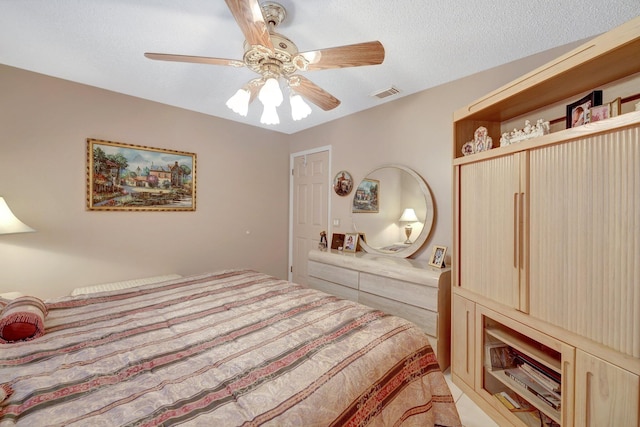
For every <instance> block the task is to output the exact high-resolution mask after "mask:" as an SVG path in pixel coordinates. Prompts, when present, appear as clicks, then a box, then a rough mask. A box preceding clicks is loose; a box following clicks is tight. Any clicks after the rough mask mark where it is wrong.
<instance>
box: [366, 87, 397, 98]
mask: <svg viewBox="0 0 640 427" xmlns="http://www.w3.org/2000/svg"><path fill="white" fill-rule="evenodd" d="M397 93H400V89H398V88H397V87H395V86H391V87H390V88H389V89H385V90H381V91H380V92H376V93H374V94H373V95H371V96H375V97H376V98H380V99H384V98H387V97H389V96H393V95H395V94H397Z"/></svg>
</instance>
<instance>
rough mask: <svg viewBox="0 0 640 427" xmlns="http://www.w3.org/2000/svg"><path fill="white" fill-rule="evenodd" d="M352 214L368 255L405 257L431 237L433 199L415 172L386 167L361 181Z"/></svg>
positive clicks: (355, 195)
mask: <svg viewBox="0 0 640 427" xmlns="http://www.w3.org/2000/svg"><path fill="white" fill-rule="evenodd" d="M352 212H353V213H352V221H353V226H354V229H355V230H357V231H358V232H359V233H360V234H361V236H362V237H363V239H361V242H360V243H361V246H362V248H363V249H364V250H365V251H366V252H369V253H377V254H384V255H387V256H394V257H399V258H406V257H409V256H411V255H413V254H414V253H415V252H416V251H417V250H418V249H420V247H421V246H422V245H423V244H424V242H425V241H426V240H427V237H429V233H430V232H431V226H432V224H433V213H434V212H433V197H432V196H431V191H430V190H429V187H428V186H427V183H426V182H425V181H424V180H423V179H422V177H421V176H420V175H418V174H417V173H416V172H415V171H413V170H411V169H409V168H407V167H406V166H402V165H396V164H387V165H382V166H380V167H378V168H376V169H374V170H372V171H371V172H369V173H368V174H367V176H366V177H365V178H364V179H363V180H362V181H361V182H360V185H358V187H357V188H356V189H355V193H354V195H353V203H352ZM363 240H364V241H363Z"/></svg>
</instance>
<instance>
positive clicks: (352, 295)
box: [307, 276, 358, 302]
mask: <svg viewBox="0 0 640 427" xmlns="http://www.w3.org/2000/svg"><path fill="white" fill-rule="evenodd" d="M307 281H308V285H309V287H310V288H313V289H317V290H319V291H322V292H325V293H327V294H331V295H335V296H337V297H340V298H344V299H348V300H351V301H355V302H358V290H357V289H353V288H350V287H348V286H342V285H338V284H336V283H333V282H328V281H326V280H324V279H318V278H317V277H312V276H309V277H308V279H307Z"/></svg>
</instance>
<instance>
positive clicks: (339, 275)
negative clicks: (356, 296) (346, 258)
mask: <svg viewBox="0 0 640 427" xmlns="http://www.w3.org/2000/svg"><path fill="white" fill-rule="evenodd" d="M307 267H308V271H307V275H308V276H309V278H311V277H315V278H318V279H324V280H326V281H328V282H333V283H338V284H340V285H343V286H348V287H350V288H353V289H358V274H359V273H358V272H357V271H355V270H349V269H347V268H342V267H336V266H335V265H329V264H323V263H320V262H316V261H309V264H308V265H307Z"/></svg>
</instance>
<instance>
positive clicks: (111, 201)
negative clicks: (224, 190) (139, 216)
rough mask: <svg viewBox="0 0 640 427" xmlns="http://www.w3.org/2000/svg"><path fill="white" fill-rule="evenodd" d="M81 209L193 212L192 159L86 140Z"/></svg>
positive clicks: (183, 154) (192, 156)
mask: <svg viewBox="0 0 640 427" xmlns="http://www.w3.org/2000/svg"><path fill="white" fill-rule="evenodd" d="M87 209H89V210H104V211H195V210H196V155H195V154H194V153H186V152H183V151H175V150H166V149H161V148H151V147H144V146H139V145H131V144H124V143H120V142H111V141H101V140H97V139H87Z"/></svg>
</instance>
